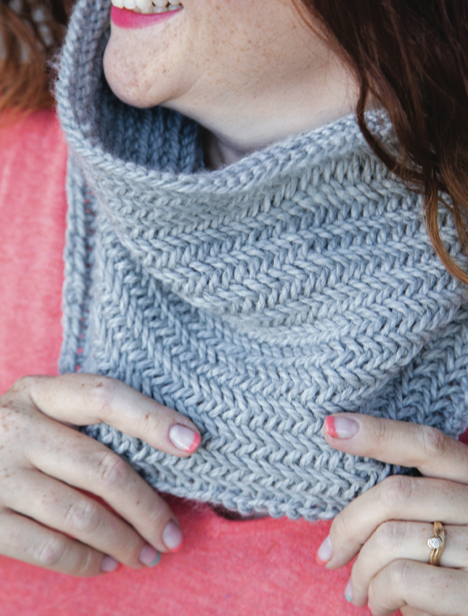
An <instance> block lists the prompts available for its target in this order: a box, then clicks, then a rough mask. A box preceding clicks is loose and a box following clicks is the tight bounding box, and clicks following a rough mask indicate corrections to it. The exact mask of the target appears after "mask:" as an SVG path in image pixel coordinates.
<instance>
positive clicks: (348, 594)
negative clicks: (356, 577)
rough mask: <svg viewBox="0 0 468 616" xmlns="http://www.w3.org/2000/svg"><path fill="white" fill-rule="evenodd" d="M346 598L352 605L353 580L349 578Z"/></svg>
mask: <svg viewBox="0 0 468 616" xmlns="http://www.w3.org/2000/svg"><path fill="white" fill-rule="evenodd" d="M344 596H345V599H346V601H349V602H350V603H351V602H352V600H353V585H352V584H351V578H349V580H348V583H347V584H346V589H345V591H344Z"/></svg>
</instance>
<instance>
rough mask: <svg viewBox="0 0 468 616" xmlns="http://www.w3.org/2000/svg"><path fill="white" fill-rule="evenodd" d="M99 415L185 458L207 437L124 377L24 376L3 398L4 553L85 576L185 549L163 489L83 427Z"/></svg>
mask: <svg viewBox="0 0 468 616" xmlns="http://www.w3.org/2000/svg"><path fill="white" fill-rule="evenodd" d="M100 422H106V423H107V424H109V425H111V426H113V427H114V428H117V429H118V430H121V431H122V432H125V433H126V434H129V435H131V436H135V437H138V438H140V439H142V440H143V441H145V442H146V443H148V444H149V445H151V446H153V447H155V448H156V449H159V450H161V451H164V452H166V453H169V454H172V455H175V456H179V457H187V456H189V455H190V454H191V453H193V452H194V451H195V450H196V449H197V447H198V445H199V443H200V435H199V433H198V430H197V428H196V427H195V425H194V424H193V423H192V422H191V421H190V420H188V419H187V418H186V417H184V416H183V415H181V414H180V413H177V412H176V411H174V410H171V409H168V408H167V407H164V406H161V405H160V404H158V403H157V402H155V401H154V400H152V399H150V398H147V397H146V396H144V395H143V394H140V393H138V392H137V391H135V390H134V389H131V388H130V387H128V386H127V385H125V384H123V383H121V382H120V381H117V380H114V379H110V378H107V377H102V376H94V375H87V374H68V375H64V376H59V377H45V376H39V377H38V376H30V377H24V378H22V379H20V380H18V381H17V382H16V383H15V384H14V385H13V387H12V388H11V389H10V390H9V391H7V392H6V393H5V394H4V395H3V396H1V397H0V554H3V555H4V556H9V557H11V558H15V559H17V560H22V561H24V562H27V563H31V564H33V565H37V566H39V567H44V568H46V569H51V570H53V571H58V572H61V573H66V574H69V575H75V576H80V577H88V576H95V575H100V574H102V573H105V572H109V571H113V570H114V569H115V568H116V567H117V564H118V562H120V563H123V564H125V565H127V566H129V567H132V568H134V569H140V568H143V567H144V566H151V565H152V564H156V562H157V561H158V560H159V556H160V555H159V554H158V552H167V551H176V550H177V549H178V547H180V545H181V542H182V534H181V532H180V529H179V525H178V522H177V519H176V518H175V516H174V514H173V513H172V512H171V510H170V508H169V506H168V505H167V504H166V503H165V502H164V501H163V500H162V499H161V498H160V497H159V496H158V494H157V493H156V491H155V490H154V489H153V488H152V487H151V486H150V485H149V484H147V483H146V482H145V481H144V480H143V479H142V478H141V477H140V476H139V475H138V474H137V473H136V472H135V471H134V470H133V469H132V468H131V467H130V466H129V465H128V464H127V463H126V462H125V461H124V460H123V459H122V458H120V457H119V456H118V455H117V454H115V453H114V452H112V451H111V450H110V449H108V448H107V447H105V446H104V445H102V444H101V443H99V442H97V441H95V440H93V439H92V438H90V437H88V436H86V435H84V434H82V433H80V432H79V431H78V430H77V426H83V425H88V424H96V423H100ZM80 490H85V491H87V492H90V493H93V494H95V495H97V496H99V497H100V498H101V499H103V500H104V501H105V502H106V503H108V504H109V505H110V506H111V507H112V508H113V509H114V510H115V512H117V514H118V515H115V514H114V513H113V512H111V511H109V510H108V509H107V508H106V507H105V506H104V505H101V504H100V503H99V502H98V501H97V500H95V499H93V498H92V497H90V496H88V495H86V494H83V493H82V492H80ZM120 516H121V517H120Z"/></svg>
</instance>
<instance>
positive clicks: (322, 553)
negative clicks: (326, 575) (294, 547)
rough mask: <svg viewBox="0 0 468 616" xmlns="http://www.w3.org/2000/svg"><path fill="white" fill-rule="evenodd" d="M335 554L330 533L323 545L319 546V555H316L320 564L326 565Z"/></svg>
mask: <svg viewBox="0 0 468 616" xmlns="http://www.w3.org/2000/svg"><path fill="white" fill-rule="evenodd" d="M332 556H333V547H332V544H331V539H330V535H328V537H327V538H326V539H325V541H324V542H323V543H322V545H321V546H320V547H319V549H318V552H317V556H316V557H315V559H316V561H317V562H318V564H319V565H321V566H323V565H326V564H327V562H328V561H329V560H330V558H331V557H332Z"/></svg>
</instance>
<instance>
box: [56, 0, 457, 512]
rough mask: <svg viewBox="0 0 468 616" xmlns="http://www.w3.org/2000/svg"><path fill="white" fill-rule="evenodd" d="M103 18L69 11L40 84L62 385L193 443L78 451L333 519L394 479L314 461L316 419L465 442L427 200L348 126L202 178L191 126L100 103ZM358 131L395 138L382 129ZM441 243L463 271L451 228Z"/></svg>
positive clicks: (211, 497) (243, 505)
mask: <svg viewBox="0 0 468 616" xmlns="http://www.w3.org/2000/svg"><path fill="white" fill-rule="evenodd" d="M109 8H110V6H109V2H108V0H79V1H78V3H77V5H76V8H75V11H74V14H73V17H72V20H71V23H70V27H69V30H68V35H67V39H66V44H65V47H64V51H63V55H62V59H61V68H60V76H59V81H58V84H57V97H58V103H59V114H60V119H61V122H62V126H63V129H64V132H65V135H66V138H67V140H68V143H69V146H70V162H69V169H68V198H69V213H68V234H67V247H66V255H65V258H66V282H65V289H64V315H65V316H64V342H63V349H62V355H61V363H60V367H61V372H74V371H77V370H78V371H79V370H82V371H86V372H93V373H98V374H102V375H108V376H111V377H115V378H117V379H121V380H122V381H124V382H125V383H127V384H128V385H130V386H132V387H134V388H135V389H137V390H139V391H141V392H143V393H144V394H146V395H148V396H152V397H153V398H154V399H156V400H157V401H159V402H161V403H163V404H165V405H167V406H168V407H171V408H174V409H176V410H178V411H180V412H181V413H183V414H184V415H187V416H188V417H190V419H192V420H193V421H194V422H195V424H196V425H197V426H198V427H199V429H200V431H201V434H202V437H203V438H202V444H201V446H200V448H199V450H198V451H197V452H196V453H195V454H193V455H192V456H190V457H189V458H185V459H179V458H176V457H174V456H171V455H167V454H164V453H161V452H159V451H156V450H154V449H152V448H151V447H149V446H148V445H147V444H146V443H144V442H142V441H141V440H138V439H136V438H131V437H128V436H126V435H124V434H122V433H120V432H118V431H117V430H115V429H113V428H110V427H109V426H108V425H105V424H100V425H98V426H91V427H88V428H86V432H87V433H88V434H89V435H91V436H93V437H95V438H97V439H99V440H100V441H102V442H103V443H105V444H106V445H108V446H109V447H111V448H112V449H113V450H115V451H116V452H118V453H119V454H120V455H121V456H123V457H124V458H125V459H127V460H128V461H129V462H130V464H131V465H132V466H133V467H134V468H136V469H137V470H138V471H139V472H140V473H141V474H142V475H143V477H144V478H145V479H146V480H147V481H149V482H150V483H151V484H152V485H153V486H155V487H156V488H158V489H159V490H161V491H164V492H169V493H172V494H175V495H178V496H183V497H188V498H191V499H198V500H200V501H206V502H211V503H217V504H221V505H223V506H225V507H227V508H228V509H232V510H237V511H239V512H240V513H242V514H250V513H252V512H253V511H267V512H268V513H269V514H270V515H272V516H283V515H287V516H289V517H290V518H293V519H295V518H299V517H304V518H306V519H308V520H316V519H319V518H331V517H332V516H333V515H335V514H336V513H337V512H338V511H340V510H341V509H342V508H343V507H344V506H346V505H347V504H348V503H349V502H350V501H351V500H352V499H354V498H355V497H356V496H357V495H359V494H360V493H362V492H363V491H364V490H366V489H368V488H370V487H371V486H373V485H375V484H376V483H377V482H378V481H380V480H382V479H383V478H385V477H386V476H387V475H388V474H389V473H391V472H400V471H401V470H402V469H399V468H394V467H391V466H389V465H385V464H382V463H380V462H378V461H375V460H370V459H362V458H357V457H354V456H350V455H345V454H343V453H340V452H338V451H336V450H334V449H332V448H330V447H329V446H328V445H327V443H326V442H325V440H324V438H323V436H322V426H323V422H324V420H325V418H326V417H327V416H328V415H330V414H332V413H335V412H338V411H352V412H361V413H367V414H372V415H376V416H383V417H388V418H392V419H400V420H406V421H413V422H418V423H423V424H428V425H431V426H435V427H437V428H439V429H441V430H443V431H444V432H445V433H447V434H449V435H451V436H456V435H458V434H460V433H461V432H462V431H463V430H464V429H465V427H466V425H467V420H468V370H467V367H468V308H467V295H466V291H465V289H464V288H463V287H462V285H461V284H460V283H458V282H457V281H456V280H454V279H453V278H452V277H451V276H450V275H449V274H448V273H447V272H446V271H445V269H444V267H443V265H442V264H441V263H440V261H439V260H438V259H437V258H436V256H435V254H434V251H433V249H432V247H431V245H430V242H429V240H428V238H427V235H426V232H425V228H424V224H423V220H422V215H421V212H422V198H421V197H420V196H418V195H415V194H413V193H411V192H409V191H408V190H407V189H406V188H405V187H404V186H403V185H402V183H401V182H400V181H399V180H398V179H397V178H396V177H395V176H393V175H392V174H391V173H390V172H389V171H388V170H387V168H386V167H385V166H384V165H383V163H382V162H381V161H380V160H379V159H378V158H377V157H376V156H375V155H374V154H372V152H371V150H370V148H369V147H368V146H367V144H366V142H365V140H364V138H363V137H362V135H361V133H360V131H359V128H358V126H357V123H356V121H355V119H354V117H352V116H349V117H346V118H343V119H341V120H338V121H336V122H334V123H332V124H329V125H327V126H325V127H323V128H319V129H317V130H314V131H311V132H308V133H305V134H301V135H299V136H293V137H291V138H288V139H286V140H285V141H283V142H281V143H277V144H274V145H272V146H270V147H268V148H266V149H264V150H262V151H258V152H255V153H253V154H251V155H249V156H247V157H246V158H244V159H243V160H241V161H240V162H238V163H236V164H233V165H230V166H227V167H225V168H222V169H220V170H217V171H208V170H206V169H205V167H204V163H203V151H202V145H201V139H200V132H199V127H198V126H197V124H195V123H194V122H192V121H191V120H188V119H187V118H184V117H183V116H181V115H179V114H178V113H175V112H173V111H170V110H165V109H162V108H153V109H149V110H137V109H134V108H132V107H130V106H127V105H125V104H124V103H122V102H120V101H119V100H117V99H116V97H115V96H114V95H113V94H112V93H111V92H110V90H109V88H108V86H107V85H106V82H105V79H104V77H103V72H102V54H103V50H104V48H105V45H106V41H107V38H108V29H109ZM381 116H382V118H383V120H384V121H383V124H382V123H380V121H379V118H380V117H381ZM368 119H369V123H370V125H371V128H372V129H373V130H375V131H380V132H381V134H382V135H383V136H385V135H386V137H385V138H388V139H391V130H390V127H389V124H388V121H385V116H383V115H382V114H379V113H377V112H372V113H370V114H368ZM441 225H442V236H443V239H444V242H445V245H446V246H447V247H448V249H449V251H450V253H451V255H452V256H453V257H454V258H458V259H461V253H460V247H459V244H458V242H457V238H456V233H455V230H454V227H453V224H452V223H451V219H450V217H449V216H448V215H445V214H442V215H441Z"/></svg>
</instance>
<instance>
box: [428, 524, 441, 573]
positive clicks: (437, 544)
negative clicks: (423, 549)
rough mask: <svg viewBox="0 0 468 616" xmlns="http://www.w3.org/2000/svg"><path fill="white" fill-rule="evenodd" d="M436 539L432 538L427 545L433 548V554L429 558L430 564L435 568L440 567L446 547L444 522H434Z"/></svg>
mask: <svg viewBox="0 0 468 616" xmlns="http://www.w3.org/2000/svg"><path fill="white" fill-rule="evenodd" d="M433 529H434V537H431V538H430V539H429V540H428V542H427V545H428V546H429V547H430V548H431V550H432V552H431V555H430V557H429V564H431V565H434V566H435V567H438V566H439V563H440V557H441V556H442V552H443V551H444V547H445V529H444V527H443V525H442V522H434V526H433Z"/></svg>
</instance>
